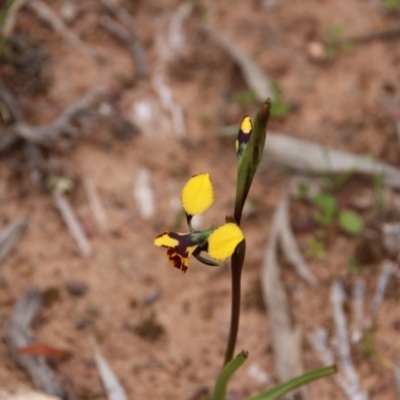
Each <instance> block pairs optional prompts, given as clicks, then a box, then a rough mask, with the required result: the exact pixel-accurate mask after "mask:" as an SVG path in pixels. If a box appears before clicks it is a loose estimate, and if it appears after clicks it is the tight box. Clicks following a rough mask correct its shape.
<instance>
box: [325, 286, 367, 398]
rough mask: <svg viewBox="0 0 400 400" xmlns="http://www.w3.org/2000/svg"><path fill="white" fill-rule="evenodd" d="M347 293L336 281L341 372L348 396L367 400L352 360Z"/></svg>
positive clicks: (333, 298)
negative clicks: (344, 306)
mask: <svg viewBox="0 0 400 400" xmlns="http://www.w3.org/2000/svg"><path fill="white" fill-rule="evenodd" d="M344 301H345V292H344V289H343V286H342V284H341V283H340V282H339V281H335V282H334V283H333V285H332V289H331V303H332V308H333V320H334V323H335V328H336V350H337V353H338V355H339V363H340V370H341V372H342V373H343V374H344V376H345V378H346V384H347V395H348V396H349V398H350V399H352V400H367V399H368V395H367V394H366V393H365V392H364V391H363V390H362V389H361V387H360V379H359V376H358V373H357V371H356V369H355V368H354V365H353V361H352V359H351V351H350V341H349V335H348V329H347V318H346V315H345V313H344V309H343V305H344Z"/></svg>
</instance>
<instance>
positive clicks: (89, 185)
mask: <svg viewBox="0 0 400 400" xmlns="http://www.w3.org/2000/svg"><path fill="white" fill-rule="evenodd" d="M83 184H84V188H85V192H86V196H87V198H88V201H89V205H90V209H91V211H92V214H93V218H94V220H95V221H96V223H97V226H98V228H99V230H100V232H101V233H103V234H104V233H106V232H107V231H108V219H107V215H106V213H105V212H104V208H103V205H102V203H101V200H100V197H99V194H98V192H97V189H96V186H95V185H94V183H93V180H92V179H91V178H90V177H89V176H87V175H86V176H85V178H84V180H83Z"/></svg>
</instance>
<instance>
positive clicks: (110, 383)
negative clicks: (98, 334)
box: [91, 338, 128, 400]
mask: <svg viewBox="0 0 400 400" xmlns="http://www.w3.org/2000/svg"><path fill="white" fill-rule="evenodd" d="M91 342H92V347H93V351H94V360H95V362H96V366H97V369H98V370H99V373H100V377H101V381H102V382H103V386H104V388H105V389H106V392H107V398H108V400H128V397H127V395H126V393H125V389H124V388H123V386H122V385H121V383H120V382H119V379H118V378H117V376H116V375H115V373H114V371H113V370H112V369H111V367H110V365H109V363H108V362H107V360H106V359H105V358H104V357H103V355H102V354H101V352H100V350H99V346H98V345H97V343H96V341H95V339H94V338H91Z"/></svg>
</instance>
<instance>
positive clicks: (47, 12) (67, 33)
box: [27, 0, 96, 61]
mask: <svg viewBox="0 0 400 400" xmlns="http://www.w3.org/2000/svg"><path fill="white" fill-rule="evenodd" d="M27 5H28V7H29V8H30V9H31V10H32V11H34V12H35V13H36V15H37V16H38V17H39V18H40V19H42V20H43V21H45V22H46V23H48V24H49V25H50V26H51V27H52V28H53V29H54V30H55V31H56V32H57V33H58V34H59V35H60V36H61V37H62V38H63V39H64V40H65V41H66V42H67V43H68V44H69V45H71V46H72V47H74V48H75V49H76V50H77V51H79V53H81V54H82V55H83V56H84V57H85V58H86V59H89V60H90V61H93V59H94V58H96V53H95V51H93V49H92V48H91V47H89V46H88V45H87V44H86V43H85V42H83V41H82V40H81V38H80V37H79V36H78V35H76V34H75V33H74V32H72V31H71V30H70V29H69V28H68V27H67V26H66V25H65V24H64V22H63V21H62V19H61V18H60V17H59V16H58V15H57V14H56V13H55V12H54V11H53V10H52V9H51V8H50V7H49V6H48V5H47V4H46V3H43V2H42V1H41V0H33V1H28V2H27Z"/></svg>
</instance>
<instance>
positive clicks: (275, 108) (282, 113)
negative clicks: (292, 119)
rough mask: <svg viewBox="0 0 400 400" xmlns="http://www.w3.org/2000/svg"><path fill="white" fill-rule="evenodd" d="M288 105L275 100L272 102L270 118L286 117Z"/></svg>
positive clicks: (288, 109)
mask: <svg viewBox="0 0 400 400" xmlns="http://www.w3.org/2000/svg"><path fill="white" fill-rule="evenodd" d="M290 108H291V106H290V104H289V103H286V102H285V101H283V100H281V99H279V100H275V101H273V102H272V107H271V116H272V117H275V118H283V117H286V115H287V114H288V113H289V111H290Z"/></svg>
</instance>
